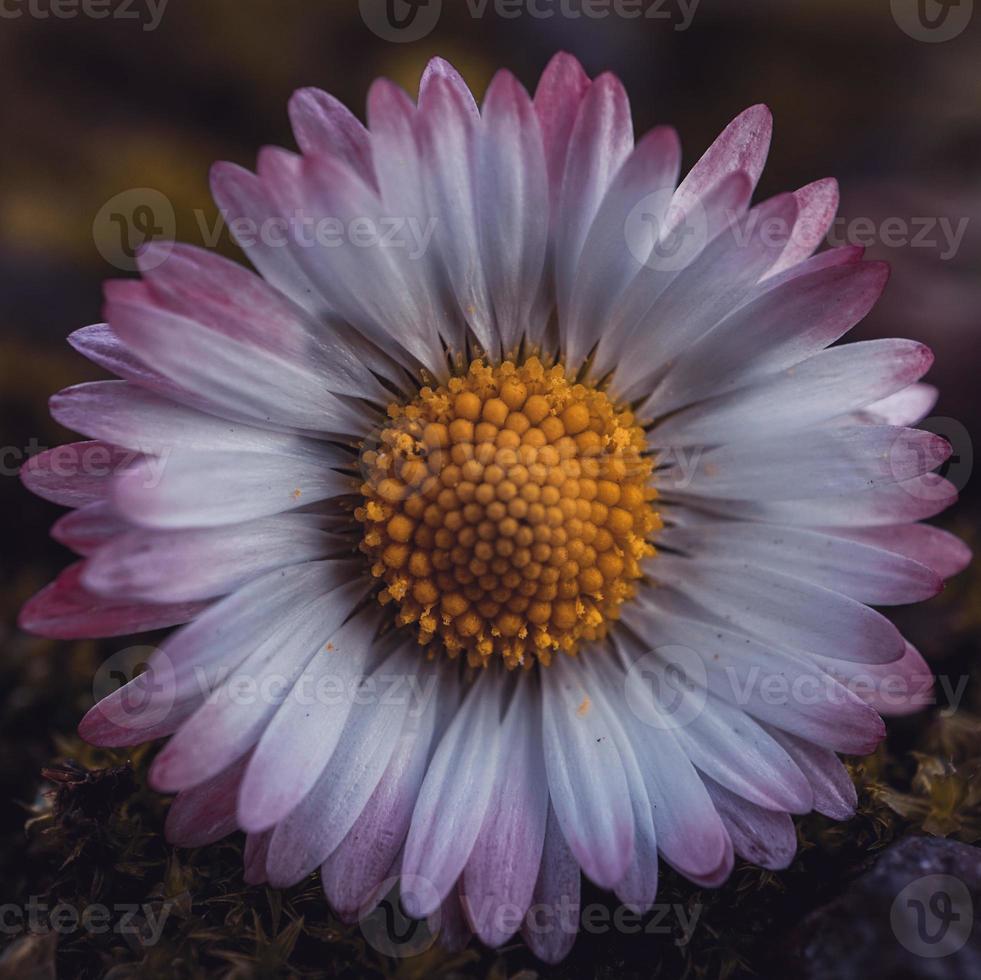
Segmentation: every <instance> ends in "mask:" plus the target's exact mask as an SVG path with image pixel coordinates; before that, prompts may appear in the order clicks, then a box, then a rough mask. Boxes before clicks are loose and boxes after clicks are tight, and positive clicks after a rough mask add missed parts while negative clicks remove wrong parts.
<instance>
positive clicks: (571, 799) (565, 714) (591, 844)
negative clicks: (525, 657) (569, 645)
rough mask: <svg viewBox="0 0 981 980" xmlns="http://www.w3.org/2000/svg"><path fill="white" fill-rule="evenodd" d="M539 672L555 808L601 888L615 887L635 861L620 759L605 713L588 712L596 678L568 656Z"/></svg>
mask: <svg viewBox="0 0 981 980" xmlns="http://www.w3.org/2000/svg"><path fill="white" fill-rule="evenodd" d="M542 674H543V675H544V676H543V678H542V687H543V690H544V716H543V722H544V724H543V733H544V734H543V737H544V742H545V766H546V769H547V771H548V786H549V792H550V794H551V799H552V806H553V808H554V809H555V814H556V816H557V817H558V818H559V824H560V825H561V827H562V833H563V834H564V835H565V839H566V840H567V841H568V843H569V847H570V848H571V850H572V853H573V854H574V855H575V856H576V860H577V861H578V862H579V864H580V865H581V866H582V869H583V871H584V872H585V873H586V874H587V875H588V876H589V877H590V878H592V879H593V881H595V882H596V883H597V884H598V885H600V887H603V888H612V887H613V886H615V885H616V884H617V882H619V881H620V880H621V879H622V878H623V876H624V874H625V873H626V871H627V868H628V867H629V866H630V862H631V859H632V858H633V848H634V816H633V808H632V806H631V801H630V789H629V786H628V784H627V777H626V775H625V773H624V770H623V762H622V760H621V758H620V753H619V751H618V750H617V746H616V743H615V742H614V739H613V736H612V734H611V732H610V726H609V724H608V723H607V721H606V718H605V716H604V715H603V713H602V712H600V711H590V710H588V707H589V699H590V697H591V696H592V695H593V694H594V693H595V690H594V688H595V685H596V681H595V680H592V679H591V678H589V677H588V676H587V675H586V674H585V673H584V672H583V671H582V670H581V668H580V667H579V666H578V665H577V664H573V663H567V662H565V659H564V658H563V657H559V658H557V660H556V662H554V663H553V664H552V665H551V666H550V667H549V669H548V670H545V671H542ZM583 706H585V707H586V709H587V710H583Z"/></svg>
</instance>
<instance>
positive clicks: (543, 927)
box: [22, 55, 968, 961]
mask: <svg viewBox="0 0 981 980" xmlns="http://www.w3.org/2000/svg"><path fill="white" fill-rule="evenodd" d="M290 115H291V119H292V122H293V127H294V130H295V133H296V139H297V142H298V144H299V146H300V149H301V153H299V154H295V153H292V152H288V151H285V150H280V149H264V150H263V151H262V152H261V154H260V156H259V160H258V166H257V172H256V173H254V174H253V173H251V172H249V171H246V170H244V169H242V168H241V167H238V166H234V165H231V164H218V165H217V166H216V167H215V168H214V172H213V191H214V196H215V199H216V201H217V203H218V205H219V207H220V208H221V209H222V211H223V213H224V215H225V217H226V218H227V220H228V222H229V226H230V228H231V230H232V232H233V233H234V234H235V235H236V237H237V240H238V241H239V244H240V245H241V246H242V247H243V249H244V251H245V252H246V253H247V255H248V258H249V259H250V260H251V263H252V265H253V266H254V267H255V268H256V269H257V270H258V275H256V274H254V273H253V272H250V271H248V270H247V269H245V268H243V267H242V266H240V265H238V264H235V263H233V262H230V261H227V260H226V259H223V258H219V257H218V256H216V255H214V254H211V253H208V252H206V251H201V250H199V249H196V248H190V247H186V246H180V245H169V244H167V245H164V244H160V243H157V244H153V245H151V246H149V247H148V248H146V249H145V250H144V251H143V252H142V254H141V256H140V263H141V269H142V273H143V274H142V278H141V279H139V280H125V281H118V282H110V283H109V284H108V285H107V287H106V307H105V319H106V323H104V324H99V325H96V326H91V327H86V328H84V329H82V330H79V331H78V332H77V333H75V334H73V335H72V337H71V343H72V345H73V346H74V347H75V348H76V349H77V350H79V351H80V352H81V353H83V354H84V355H86V356H87V357H88V358H90V359H91V360H93V361H94V362H96V363H97V364H99V365H101V366H102V367H104V368H107V369H108V370H109V371H111V372H112V373H114V374H115V375H118V376H119V378H121V379H122V380H116V381H105V382H96V383H93V384H83V385H79V386H77V387H73V388H69V389H68V390H66V391H63V392H61V393H60V394H58V395H55V396H54V398H53V400H52V413H53V415H54V417H55V418H56V419H57V420H58V421H60V422H61V423H63V424H64V425H66V426H68V427H69V428H71V429H73V430H75V431H77V432H79V433H81V434H82V435H83V436H84V437H85V438H86V439H87V440H89V441H85V442H78V443H74V444H72V445H68V446H62V447H59V448H57V449H54V450H51V451H48V452H46V453H43V454H41V455H39V456H37V457H35V458H33V459H32V460H31V461H30V462H29V464H28V465H27V466H26V467H25V468H24V480H25V482H26V483H27V485H28V487H30V489H31V490H33V491H34V492H36V493H38V494H40V495H41V496H43V497H46V498H48V499H50V500H53V501H56V502H57V503H59V504H64V505H67V506H69V507H71V508H73V509H72V510H71V512H70V513H68V514H67V515H66V516H64V517H63V518H62V519H61V520H59V521H58V523H57V524H56V525H55V528H54V532H53V533H54V535H55V537H56V538H57V539H58V540H59V541H61V542H63V543H64V544H66V545H67V546H69V547H70V548H72V549H73V550H74V551H76V552H77V553H78V554H79V555H80V560H79V561H78V563H77V564H75V565H73V566H71V567H70V568H68V569H67V570H66V571H65V572H63V573H62V575H61V576H60V577H59V578H58V579H57V580H56V581H55V582H54V583H52V584H51V585H49V586H48V587H47V588H46V589H44V590H43V591H42V592H41V593H40V594H38V595H37V596H35V597H34V598H33V599H32V600H31V601H30V602H29V603H28V604H27V606H26V607H25V609H24V611H23V614H22V623H23V625H24V626H25V627H26V628H27V629H29V630H32V631H34V632H36V633H41V634H43V635H47V636H54V637H93V636H117V635H123V634H129V633H139V632H141V631H146V630H156V629H160V628H163V627H171V626H178V625H179V626H180V629H177V630H176V631H174V632H173V633H171V634H170V635H169V636H168V637H167V638H166V639H165V640H164V641H163V643H162V645H161V646H160V647H159V649H158V650H157V651H156V653H154V655H153V656H152V657H151V659H150V662H149V670H147V672H146V673H144V674H141V675H140V676H138V677H137V678H136V679H134V680H132V681H131V682H130V683H129V684H127V685H125V686H124V687H122V688H120V689H119V690H117V691H115V692H114V693H112V694H111V695H109V696H108V697H106V698H105V699H104V700H102V701H101V702H100V703H99V704H97V705H96V706H95V707H94V708H93V709H92V710H91V711H90V712H89V714H88V715H86V717H85V718H84V720H83V721H82V724H81V729H80V731H81V734H82V736H83V737H84V738H86V739H87V740H88V741H90V742H92V743H94V744H96V745H102V746H126V745H133V744H137V743H142V742H145V741H147V740H150V739H158V738H163V737H166V736H169V737H170V739H169V741H168V742H167V744H166V745H165V746H164V747H163V749H162V750H161V751H160V753H159V754H158V755H157V757H156V759H155V761H154V764H153V767H152V770H151V782H152V784H153V785H154V786H155V787H156V788H157V789H159V790H160V791H162V792H175V793H176V794H177V796H176V799H175V800H174V802H173V805H172V807H171V809H170V811H169V816H168V820H167V833H168V836H169V839H170V840H171V841H173V842H174V843H176V844H178V845H184V846H200V845H204V844H208V843H210V842H212V841H215V840H217V839H219V838H221V837H223V836H225V835H227V834H229V833H231V832H233V831H235V830H237V829H241V830H244V831H245V832H246V834H247V839H246V846H245V864H246V871H245V873H246V877H247V880H248V881H250V882H261V881H268V882H269V883H271V884H272V885H273V886H288V885H291V884H293V883H295V882H298V881H300V880H302V879H303V878H304V877H305V876H307V875H309V874H310V873H311V872H312V871H314V870H316V869H318V868H319V869H320V874H321V880H322V882H323V888H324V891H325V893H326V897H327V900H328V901H329V902H330V904H331V906H332V907H333V909H334V910H335V911H336V913H337V914H338V915H339V916H340V917H341V918H343V919H346V920H353V919H355V918H357V916H358V915H359V912H360V911H361V910H363V909H365V908H368V907H370V906H371V903H372V902H373V901H376V900H377V898H378V895H379V890H380V889H381V888H383V886H384V883H386V882H389V881H391V880H392V879H394V878H398V879H400V880H401V882H402V902H403V905H404V907H405V909H406V911H407V912H408V913H409V914H410V915H412V916H415V917H425V916H430V915H435V914H438V913H441V914H442V917H443V921H444V924H445V925H446V927H447V931H448V932H450V933H453V934H455V937H456V939H458V940H462V939H464V938H465V937H466V936H467V935H468V933H469V931H471V930H472V931H473V932H474V933H476V934H477V936H478V937H479V938H480V939H481V940H482V941H483V942H485V943H487V944H488V945H491V946H496V945H499V944H501V943H503V942H505V941H507V940H508V939H510V938H511V937H512V936H514V935H515V934H516V933H517V932H518V931H519V930H521V931H522V932H523V934H524V936H525V937H526V940H527V942H528V944H529V945H530V947H531V948H532V950H533V951H534V952H535V953H536V954H537V955H538V956H539V957H540V958H542V959H543V960H546V961H557V960H559V959H561V958H562V957H563V956H564V955H565V954H566V953H567V952H568V950H569V948H570V947H571V945H572V943H573V940H574V938H575V929H576V920H577V908H578V903H579V894H580V875H581V873H582V874H585V875H586V876H587V877H588V878H589V879H591V880H592V881H593V882H595V883H596V884H597V885H599V886H602V887H603V888H608V889H612V890H613V891H614V892H615V893H616V895H617V896H618V898H619V900H620V901H622V902H623V903H625V904H626V905H627V906H629V907H630V908H631V909H636V910H644V909H648V908H650V906H651V905H652V903H653V902H654V901H655V897H656V892H657V881H658V865H659V862H660V861H662V860H663V861H665V862H666V863H667V864H669V865H670V866H671V867H673V868H675V869H677V870H678V871H679V872H680V873H682V874H683V875H685V876H687V877H688V878H689V879H691V880H692V881H693V882H696V883H697V884H699V885H703V886H712V885H718V884H720V883H721V882H723V881H725V879H726V878H727V876H728V875H729V873H730V871H731V870H732V867H733V861H734V857H735V856H736V855H738V856H740V857H742V858H745V859H748V860H750V861H753V862H755V863H757V864H759V865H761V866H763V867H765V868H782V867H785V866H786V865H787V864H788V863H789V862H790V861H791V859H792V857H793V855H794V850H795V833H794V825H793V821H792V815H793V814H803V813H807V812H809V811H811V810H816V811H818V812H820V813H823V814H826V815H827V816H830V817H833V818H836V819H845V818H847V817H848V816H849V815H850V814H851V813H852V812H853V809H854V806H855V790H854V788H853V786H852V784H851V782H850V780H849V778H848V775H847V773H846V771H845V769H844V768H843V766H842V764H841V762H840V761H839V759H838V756H837V754H836V753H849V754H852V753H854V754H862V753H867V752H870V751H871V750H872V749H874V747H875V746H876V744H877V743H878V741H879V740H880V739H881V738H882V736H883V733H884V727H883V723H882V720H881V718H880V715H881V714H883V713H890V712H892V713H902V712H904V711H909V710H912V709H913V708H915V707H916V706H917V705H919V704H922V703H924V702H925V701H926V700H928V698H929V691H930V684H931V677H930V671H929V670H928V668H927V667H926V665H925V664H924V662H923V660H922V659H921V657H920V655H919V654H918V653H917V652H916V650H915V649H913V648H912V647H911V646H910V645H909V644H908V643H907V642H905V641H904V639H903V638H902V636H901V635H900V634H899V632H898V631H897V630H896V628H895V627H894V626H893V625H892V624H891V623H890V621H889V620H888V619H886V618H885V617H884V616H883V615H881V614H880V613H879V612H876V611H874V610H873V609H872V608H870V606H878V605H889V604H893V603H907V602H914V601H918V600H921V599H925V598H927V597H929V596H932V595H933V594H935V593H936V592H938V591H939V590H940V589H941V587H942V581H943V579H944V578H945V577H946V576H949V575H951V574H953V573H955V572H957V571H958V570H959V569H960V568H961V567H963V565H964V564H965V563H966V561H967V557H968V556H967V553H966V549H965V548H964V547H963V546H962V545H961V544H960V542H958V541H957V540H956V539H954V538H953V537H951V536H950V535H948V534H946V533H944V532H942V531H940V530H938V529H936V528H934V527H930V526H925V525H922V524H918V523H916V522H917V521H920V520H921V519H923V518H927V517H930V516H932V515H934V514H936V513H938V512H939V511H940V510H942V509H943V508H944V507H946V506H947V505H948V504H950V503H951V502H952V501H953V500H954V498H955V496H956V494H955V491H954V488H953V487H952V486H951V485H950V484H949V483H948V482H947V481H945V480H943V479H941V478H940V477H939V476H936V475H931V471H932V470H933V469H935V468H936V467H937V466H938V465H939V464H940V463H941V462H943V461H944V460H945V459H946V458H947V456H948V454H949V447H948V446H947V444H946V443H945V442H944V441H943V440H942V439H940V438H938V437H937V436H935V435H933V434H932V433H930V432H928V431H922V430H918V429H916V428H913V427H912V426H915V424H916V423H917V422H918V421H919V420H921V419H922V418H923V417H924V416H925V415H926V414H927V412H928V411H929V409H930V407H931V405H932V404H933V401H934V397H935V392H934V390H933V389H931V388H930V387H929V386H927V385H924V384H920V383H918V379H919V378H920V377H921V376H922V375H923V374H924V372H925V371H926V370H927V368H928V367H929V366H930V363H931V354H930V352H929V351H928V350H927V349H926V348H925V347H924V346H922V345H921V344H918V343H915V342H913V341H907V340H878V341H868V342H864V343H855V344H850V345H846V346H835V343H836V341H838V340H839V339H840V338H841V337H842V336H843V335H844V334H845V333H847V331H848V330H850V329H851V328H852V327H853V326H854V325H855V324H856V323H857V322H858V321H859V320H861V319H862V317H864V316H865V314H866V313H867V312H868V311H869V309H870V308H871V306H872V305H873V303H874V302H875V300H876V299H877V297H878V296H879V294H880V292H881V291H882V289H883V287H884V285H885V282H886V278H887V271H886V268H885V266H884V265H882V264H881V263H875V262H864V261H862V253H861V250H860V249H858V248H851V247H845V248H835V249H831V250H826V251H822V252H818V253H817V254H815V250H816V248H817V246H818V244H819V243H820V242H821V240H822V239H823V237H824V235H825V233H826V231H827V229H828V227H829V225H830V223H831V221H832V219H833V216H834V213H835V208H836V204H837V190H836V185H835V183H834V182H833V181H831V180H821V181H818V182H816V183H813V184H809V185H808V186H806V187H803V188H802V189H800V190H798V191H796V192H795V193H788V194H782V195H779V196H777V197H774V198H771V199H769V200H766V201H763V202H762V203H760V204H757V205H755V206H751V204H750V200H751V197H752V195H753V191H754V187H755V185H756V182H757V180H758V178H759V176H760V172H761V170H762V168H763V164H764V160H765V157H766V154H767V149H768V145H769V140H770V131H771V117H770V113H769V112H768V111H767V109H766V108H765V107H763V106H754V107H753V108H750V109H748V110H746V111H745V112H743V113H742V114H741V115H740V116H738V117H737V118H736V119H735V120H734V121H733V122H732V123H731V124H730V125H729V126H728V127H727V128H726V129H725V131H724V132H723V133H722V135H721V136H719V138H718V139H717V140H716V141H715V143H714V144H713V145H712V146H711V147H710V148H709V149H708V151H707V152H706V153H705V154H704V155H703V156H702V157H701V159H700V160H699V161H698V162H697V163H696V164H695V166H694V167H693V168H692V169H691V171H690V172H689V173H688V175H687V176H686V177H685V178H684V179H683V180H682V181H681V182H680V184H679V183H678V175H679V169H680V149H679V143H678V138H677V136H676V134H675V132H674V131H673V130H672V129H670V128H667V127H658V128H656V129H654V130H653V131H652V132H650V133H648V134H647V135H646V136H644V137H643V138H642V139H640V140H639V141H637V142H636V143H635V141H634V136H633V131H632V125H631V115H630V106H629V104H628V100H627V96H626V94H625V92H624V90H623V87H622V85H621V84H620V82H619V81H618V80H617V79H616V78H615V77H614V76H612V75H610V74H604V75H600V76H599V77H597V78H595V79H590V78H589V77H587V75H586V74H585V72H584V71H583V69H582V68H581V67H580V66H579V64H578V63H577V62H576V61H575V60H574V59H573V58H571V57H569V56H568V55H559V56H557V57H556V58H555V59H554V60H553V61H552V62H551V63H550V65H549V66H548V67H547V69H546V71H545V73H544V74H543V76H542V78H541V80H540V82H539V84H538V86H537V89H536V91H535V94H534V97H530V96H529V95H528V94H527V92H526V91H525V90H524V89H523V88H522V86H521V85H520V84H519V83H518V82H517V81H516V80H515V78H514V77H513V76H512V75H510V74H509V73H507V72H503V71H502V72H500V73H499V74H498V75H497V76H496V77H495V78H494V80H493V82H492V83H491V85H490V87H489V89H488V91H487V94H486V97H485V99H484V101H483V104H482V106H481V107H480V108H479V109H478V106H477V104H476V103H475V101H474V98H473V96H472V95H471V93H470V91H469V89H468V88H467V86H466V85H465V84H464V82H463V80H462V79H461V77H460V76H459V74H457V72H456V71H454V70H453V69H452V68H451V67H450V66H449V65H448V64H446V63H445V62H444V61H441V60H438V59H437V60H435V61H433V62H432V63H431V64H430V65H429V66H428V68H427V69H426V71H425V73H424V75H423V77H422V81H421V84H420V89H419V98H418V102H413V101H412V100H411V99H410V98H409V97H408V96H407V95H406V94H405V93H404V92H403V91H402V90H401V89H399V88H398V87H396V86H395V85H393V84H392V83H390V82H388V81H385V80H379V81H377V82H375V84H374V85H373V86H372V88H371V90H370V93H369V96H368V108H367V126H364V125H362V124H361V123H360V122H359V121H358V120H357V119H356V117H355V116H354V115H352V114H351V113H350V112H349V111H348V110H347V109H346V108H345V107H344V106H342V105H341V104H340V103H339V102H338V101H337V100H336V99H334V98H332V97H331V96H330V95H328V94H326V93H324V92H321V91H317V90H311V89H306V90H302V91H300V92H298V93H297V94H296V95H295V96H294V98H293V100H292V102H291V104H290Z"/></svg>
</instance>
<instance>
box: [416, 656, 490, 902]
mask: <svg viewBox="0 0 981 980" xmlns="http://www.w3.org/2000/svg"><path fill="white" fill-rule="evenodd" d="M502 687H503V683H502V678H501V677H500V675H497V674H495V673H494V672H492V671H490V670H486V671H484V672H483V674H482V675H481V677H480V678H479V679H478V680H477V681H476V683H475V684H474V686H473V688H472V689H471V691H470V693H469V695H468V696H467V698H466V700H465V701H464V703H463V704H462V706H461V707H460V709H459V710H458V711H457V713H456V717H454V719H453V721H452V722H451V723H450V727H449V728H448V729H447V731H446V733H445V734H444V735H443V738H442V740H441V741H440V743H439V747H438V748H437V749H436V753H435V755H434V756H433V759H432V762H431V763H430V765H429V771H428V772H427V773H426V779H425V781H424V782H423V784H422V789H421V790H420V792H419V799H418V800H417V802H416V806H415V810H414V811H413V813H412V825H411V826H410V828H409V835H408V837H407V838H406V842H405V859H404V860H403V862H402V874H403V875H406V876H410V877H417V878H422V879H424V880H425V881H427V882H428V883H429V884H430V885H431V886H432V887H430V888H426V889H424V890H423V892H424V893H423V894H413V895H412V896H406V897H405V898H403V901H404V902H406V903H407V904H406V911H407V912H408V913H409V915H411V916H414V917H416V918H421V917H423V916H426V915H429V914H430V913H431V912H433V911H435V906H434V905H433V904H432V901H433V899H436V900H437V901H440V902H441V901H442V900H443V899H444V898H445V897H446V895H447V894H448V893H449V891H450V889H451V888H452V887H453V885H454V884H455V883H456V880H457V878H459V876H460V873H461V872H462V871H463V869H464V867H465V865H466V863H467V859H468V858H469V857H470V854H471V851H472V850H473V846H474V843H475V842H476V840H477V836H478V834H479V833H480V828H481V826H482V824H483V822H484V816H485V814H486V813H487V807H488V805H489V803H490V799H491V794H492V792H493V789H494V784H495V780H496V775H497V767H498V765H499V756H500V738H501V723H500V711H501V694H502Z"/></svg>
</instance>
